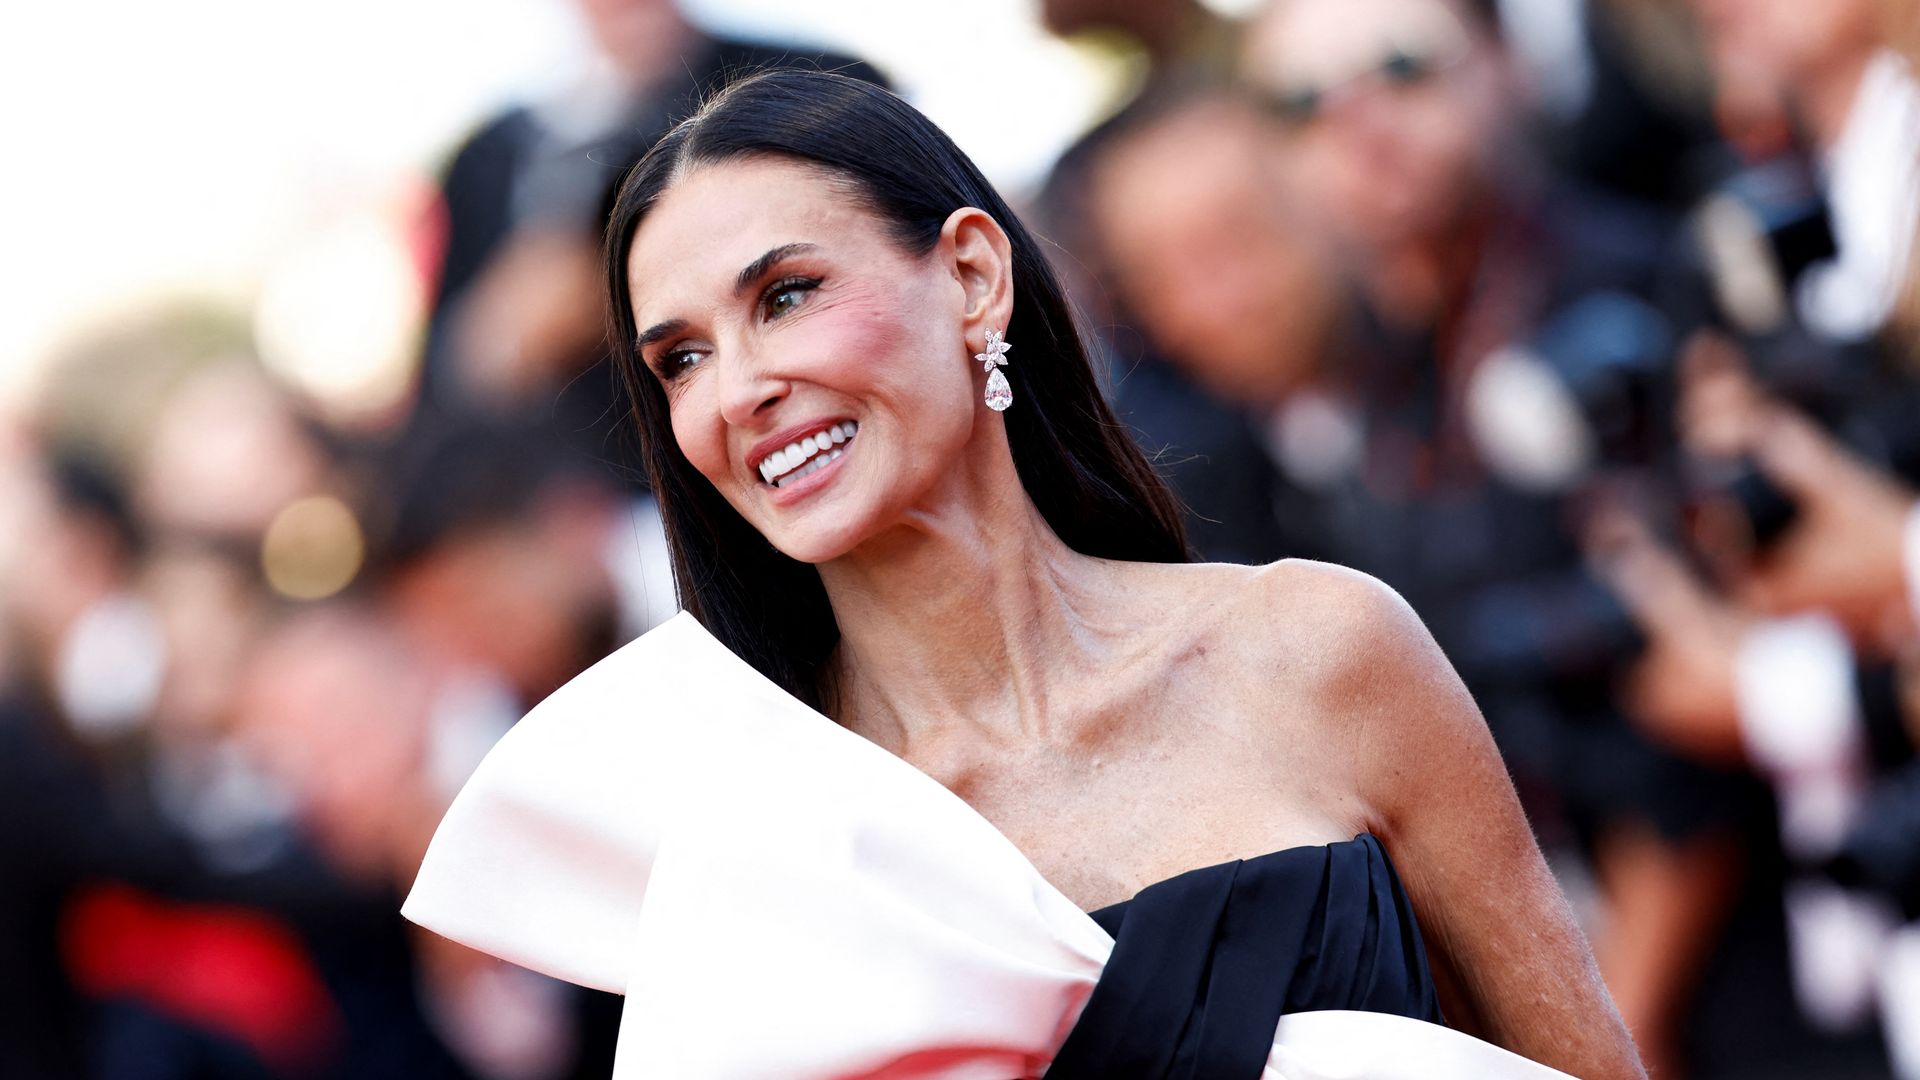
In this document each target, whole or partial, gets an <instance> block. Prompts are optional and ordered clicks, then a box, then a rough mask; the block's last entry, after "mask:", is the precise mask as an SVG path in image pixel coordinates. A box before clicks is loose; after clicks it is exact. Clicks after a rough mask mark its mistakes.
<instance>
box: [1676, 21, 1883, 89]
mask: <svg viewBox="0 0 1920 1080" xmlns="http://www.w3.org/2000/svg"><path fill="white" fill-rule="evenodd" d="M1694 9H1695V10H1696V11H1697V12H1698V13H1699V16H1700V23H1701V28H1702V30H1704V31H1705V33H1706V39H1707V50H1708V53H1709V56H1710V59H1711V61H1712V63H1713V67H1714V71H1715V75H1716V77H1718V78H1720V79H1722V80H1726V79H1738V80H1757V81H1758V82H1760V83H1762V84H1764V85H1767V86H1769V87H1771V88H1773V89H1774V90H1775V91H1777V92H1786V93H1789V94H1790V93H1792V92H1793V91H1794V90H1795V89H1797V88H1799V87H1802V86H1804V85H1805V84H1807V83H1808V82H1809V81H1811V80H1814V79H1817V78H1819V77H1820V76H1822V75H1824V74H1826V73H1828V72H1830V71H1831V70H1832V69H1833V68H1834V67H1835V66H1836V65H1850V64H1854V63H1857V62H1858V61H1859V60H1860V58H1861V57H1863V56H1864V55H1866V54H1867V53H1868V52H1869V51H1870V50H1872V49H1873V48H1874V47H1875V45H1876V43H1877V41H1878V38H1879V35H1880V31H1881V27H1882V22H1881V19H1882V14H1883V9H1884V5H1883V4H1882V3H1881V2H1880V0H1694Z"/></svg>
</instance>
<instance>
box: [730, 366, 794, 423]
mask: <svg viewBox="0 0 1920 1080" xmlns="http://www.w3.org/2000/svg"><path fill="white" fill-rule="evenodd" d="M764 360H765V358H764V357H760V356H757V355H755V354H752V353H747V352H739V353H735V354H734V355H733V356H732V357H731V358H730V362H729V361H727V360H723V361H722V362H721V364H720V384H721V385H720V415H721V417H722V418H724V419H725V420H726V421H727V423H729V424H733V425H736V426H749V425H752V424H753V423H754V422H755V421H756V420H758V419H760V418H761V417H762V416H764V415H765V414H766V412H767V411H769V410H770V409H772V408H773V407H774V406H775V405H776V404H778V403H779V402H780V399H781V398H784V397H786V396H787V393H788V391H789V390H790V389H791V388H790V387H789V385H788V383H787V380H786V379H785V378H782V377H780V376H779V375H777V374H774V373H772V372H770V371H769V370H768V368H767V365H766V364H765V363H764Z"/></svg>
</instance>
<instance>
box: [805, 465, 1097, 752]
mask: <svg viewBox="0 0 1920 1080" xmlns="http://www.w3.org/2000/svg"><path fill="white" fill-rule="evenodd" d="M983 471H984V472H986V473H988V474H990V475H986V476H978V475H976V476H972V477H962V478H960V479H959V480H958V481H957V482H956V483H955V484H954V485H951V488H952V489H954V490H948V491H946V492H944V493H943V494H942V495H941V497H940V498H938V499H937V500H936V501H935V502H934V503H933V505H931V506H929V507H925V508H922V509H920V510H918V511H916V512H914V513H913V514H910V515H909V516H908V517H907V518H906V519H905V521H904V522H903V524H901V525H900V526H898V527H896V528H895V529H892V530H890V531H889V532H888V533H887V534H885V535H883V536H879V537H875V538H874V539H872V540H870V541H869V542H867V543H865V544H863V545H862V546H861V547H860V548H859V549H858V550H856V551H854V552H852V553H850V554H848V555H846V556H843V557H842V558H839V559H835V560H833V561H832V562H829V563H824V564H822V565H821V566H820V576H821V580H822V582H823V583H824V584H825V586H826V590H827V595H828V598H829V599H830V600H831V602H832V604H833V611H834V617H835V619H836V620H837V621H838V623H839V626H840V644H839V647H838V649H837V650H836V652H835V654H834V656H833V658H832V659H831V660H830V661H829V671H830V673H831V686H832V691H833V693H832V696H833V698H834V699H835V700H834V703H833V704H834V707H835V712H836V713H837V714H838V718H839V719H840V720H841V722H843V723H847V724H848V725H849V726H851V727H853V728H854V729H855V730H857V731H859V732H860V733H861V734H863V735H865V736H867V737H868V738H870V739H873V740H874V741H876V742H878V743H880V744H881V745H882V746H886V747H887V748H889V749H891V750H893V751H895V752H896V753H899V754H902V755H903V756H913V757H918V756H937V755H938V753H939V751H938V750H937V749H935V747H936V745H944V744H947V743H949V742H950V741H952V740H954V739H959V740H961V741H963V742H966V743H977V742H978V741H979V740H980V739H982V738H985V739H987V740H988V741H992V742H1018V741H1024V740H1031V739H1045V738H1049V737H1059V736H1060V734H1061V733H1060V732H1059V731H1057V730H1056V729H1055V728H1054V727H1050V725H1049V720H1050V719H1052V720H1056V721H1057V720H1058V719H1059V718H1060V716H1061V715H1062V713H1063V711H1064V710H1063V709H1062V708H1061V706H1062V705H1064V704H1065V703H1064V702H1062V701H1060V700H1059V693H1060V690H1061V687H1062V686H1063V685H1064V684H1065V682H1066V680H1067V679H1068V678H1071V676H1072V675H1073V674H1074V673H1076V672H1083V671H1086V670H1088V668H1089V667H1090V666H1091V665H1092V664H1093V663H1095V662H1096V661H1097V659H1098V656H1099V653H1100V651H1101V640H1102V638H1103V635H1102V634H1101V633H1100V632H1099V630H1098V626H1099V624H1100V622H1101V613H1102V612H1103V611H1107V610H1110V609H1109V608H1107V607H1106V605H1105V604H1103V602H1102V601H1103V600H1105V599H1108V598H1110V597H1111V596H1112V595H1113V593H1114V590H1113V589H1112V588H1111V581H1112V578H1113V571H1112V566H1111V564H1108V563H1105V562H1103V561H1101V560H1098V559H1094V558H1091V557H1089V556H1085V555H1082V554H1080V553H1078V552H1075V551H1073V550H1072V549H1071V548H1068V547H1067V546H1066V544H1064V543H1063V542H1062V541H1061V540H1060V538H1059V537H1058V536H1056V535H1055V534H1054V532H1053V530H1052V529H1051V528H1050V527H1049V526H1048V525H1047V523H1046V520H1045V519H1044V518H1043V517H1042V516H1041V515H1040V512H1039V511H1038V509H1036V508H1035V507H1034V505H1033V502H1032V500H1031V499H1029V498H1028V497H1027V495H1026V492H1025V490H1024V489H1023V488H1022V487H1021V486H1020V481H1019V478H1018V476H1017V474H1016V473H1015V472H1014V469H1013V465H1012V461H1011V459H1010V458H1009V459H1006V461H1005V467H1004V470H1002V469H996V468H988V469H986V470H983Z"/></svg>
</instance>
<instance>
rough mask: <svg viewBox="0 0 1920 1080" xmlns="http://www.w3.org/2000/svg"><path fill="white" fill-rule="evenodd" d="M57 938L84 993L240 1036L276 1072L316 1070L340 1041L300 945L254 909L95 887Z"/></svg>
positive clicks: (329, 1004)
mask: <svg viewBox="0 0 1920 1080" xmlns="http://www.w3.org/2000/svg"><path fill="white" fill-rule="evenodd" d="M60 936H61V941H60V944H61V953H62V957H63V959H64V960H65V962H66V965H67V970H68V972H69V973H70V975H71V976H72V978H73V980H74V983H75V985H77V986H79V987H80V988H81V989H82V990H84V991H86V992H87V993H89V994H92V995H94V996H95V997H100V998H123V999H125V998H131V999H133V1000H136V1001H139V1002H142V1003H144V1004H146V1005H148V1006H150V1007H151V1008H153V1009H155V1010H156V1011H158V1012H161V1013H163V1014H165V1015H167V1016H171V1017H173V1018H175V1019H178V1020H183V1021H186V1022H187V1023H190V1024H194V1025H196V1026H200V1027H204V1028H206V1029H208V1030H211V1031H214V1032H218V1033H220V1034H222V1035H225V1036H228V1037H230V1038H233V1039H236V1040H238V1041H239V1042H241V1043H244V1044H245V1045H246V1046H248V1047H249V1048H251V1049H252V1050H253V1051H254V1052H255V1053H256V1054H258V1055H259V1057H260V1059H261V1060H262V1061H263V1062H265V1063H266V1064H267V1065H269V1066H271V1067H272V1068H274V1069H275V1070H276V1071H278V1072H284V1073H293V1074H302V1073H310V1072H314V1071H317V1070H318V1069H319V1068H321V1067H323V1066H324V1065H325V1063H326V1061H327V1059H328V1057H329V1056H330V1053H331V1050H332V1048H333V1047H334V1045H335V1043H336V1041H337V1037H338V1034H339V1031H340V1017H339V1014H338V1012H337V1010H336V1009H335V1007H334V1003H333V1000H332V998H331V997H330V996H329V995H328V993H327V989H326V987H325V986H324V985H323V984H322V983H321V981H320V977H319V975H318V973H317V972H316V971H315V970H314V966H313V961H312V959H311V957H310V956H309V954H308V952H307V949H306V946H305V945H304V944H302V942H301V941H300V939H299V938H298V937H296V936H295V935H294V934H293V932H292V931H291V930H289V929H288V928H287V927H286V926H285V925H284V924H282V923H281V922H279V921H278V920H276V919H273V918H271V917H269V916H266V915H262V914H260V913H259V912H256V911H250V910H248V909H245V908H238V907H228V906H222V905H213V904H183V903H175V902H172V901H167V900H161V899H159V898H157V897H153V896H149V895H147V894H145V893H143V892H141V891H139V890H137V889H134V888H132V887H131V886H128V885H123V884H118V883H109V884H97V885H91V886H88V887H86V888H84V889H81V890H80V891H79V892H78V893H76V894H75V896H74V898H73V899H72V900H71V901H70V902H69V903H68V906H67V910H66V912H65V915H64V917H63V918H62V920H61V928H60Z"/></svg>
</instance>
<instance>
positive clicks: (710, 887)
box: [402, 613, 1564, 1080]
mask: <svg viewBox="0 0 1920 1080" xmlns="http://www.w3.org/2000/svg"><path fill="white" fill-rule="evenodd" d="M402 910H403V914H405V915H406V917H408V918H409V919H412V920H413V921H415V922H417V923H419V924H421V925H422V926H425V927H427V928H428V929H431V930H434V931H436V932H438V933H440V934H443V935H445V936H447V937H449V938H452V939H454V940H456V941H459V942H462V943H464V944H466V945H469V946H472V947H473V948H476V949H480V950H482V951H485V952H488V953H491V954H493V955H495V956H498V957H501V958H503V959H506V960H509V961H512V962H514V963H517V964H520V965H523V966H525V967H529V968H532V969H534V970H536V971H541V972H545V973H547V974H549V975H552V976H555V977H557V978H560V979H565V980H567V981H569V982H575V983H579V984H581V985H583V986H590V987H594V988H596V989H600V990H607V991H611V992H614V993H624V994H625V995H626V997H627V1001H626V1005H625V1008H624V1011H623V1014H622V1019H621V1028H620V1045H619V1049H618V1052H617V1058H616V1063H615V1068H614V1077H615V1080H638V1078H642V1077H645V1078H656V1077H657V1078H672V1080H749V1078H761V1077H764V1078H768V1080H775V1078H777V1080H849V1078H854V1077H861V1078H874V1080H880V1078H887V1080H894V1078H923V1077H924V1078H936V1077H937V1078H939V1080H1006V1078H1008V1077H1010V1076H1018V1077H1037V1076H1039V1075H1041V1074H1042V1073H1043V1072H1044V1071H1045V1069H1046V1066H1047V1064H1048V1062H1050V1061H1051V1060H1052V1057H1053V1053H1054V1051H1055V1050H1056V1049H1057V1048H1058V1047H1059V1046H1060V1044H1061V1042H1062V1041H1063V1040H1064V1039H1065V1037H1066V1034H1067V1032H1068V1031H1069V1030H1070V1029H1071V1028H1072V1026H1073V1022H1074V1021H1075V1019H1077V1018H1078V1016H1079V1014H1080V1011H1081V1009H1082V1008H1083V1007H1084V1005H1085V1004H1086V1000H1087V996H1088V994H1089V993H1091V991H1092V988H1093V984H1094V982H1095V981H1096V980H1097V979H1098V977H1099V974H1100V969H1101V967H1102V966H1103V965H1104V964H1105V962H1106V959H1107V957H1108V955H1109V954H1110V952H1111V951H1112V948H1113V941H1112V939H1111V938H1110V937H1109V936H1108V935H1107V934H1106V932H1105V931H1104V930H1102V929H1101V928H1100V926H1099V925H1098V924H1097V923H1095V922H1094V921H1093V920H1092V919H1090V918H1089V917H1087V915H1086V914H1084V913H1083V912H1081V911H1080V910H1079V909H1078V908H1077V907H1075V906H1074V904H1073V903H1072V901H1070V900H1068V899H1067V898H1066V897H1065V896H1063V895H1062V894H1061V893H1060V892H1059V891H1058V890H1057V889H1055V888H1054V887H1053V886H1052V885H1050V884H1048V883H1047V881H1046V880H1045V879H1044V878H1042V877H1041V876H1040V874H1039V872H1038V871H1037V870H1035V869H1034V868H1033V865H1032V864H1031V863H1029V862H1028V861H1027V859H1026V857H1025V856H1024V855H1022V854H1021V852H1020V851H1019V849H1018V848H1016V847H1015V846H1014V845H1013V844H1012V842H1010V841H1009V840H1007V838H1006V837H1005V836H1004V835H1002V834H1001V833H1000V832H999V831H998V830H997V829H995V828H994V827H993V826H992V825H991V824H990V823H988V822H987V820H986V819H985V818H983V817H981V816H980V815H979V814H978V813H977V812H975V811H974V810H973V809H972V808H971V807H969V806H968V805H967V804H966V803H965V802H963V801H961V800H960V799H959V798H958V797H957V796H955V795H954V794H953V793H952V792H950V791H948V790H947V789H946V788H944V787H942V786H941V785H940V784H939V783H938V782H936V781H934V780H933V779H932V778H931V777H928V776H927V775H925V774H924V773H921V772H920V771H919V770H918V769H915V768H914V767H912V766H911V765H908V764H907V763H905V762H903V761H901V760H900V759H899V758H896V757H894V756H893V755H892V754H889V753H888V752H887V751H885V750H883V749H881V748H880V747H878V746H876V745H874V744H872V743H870V742H868V741H866V740H865V739H863V738H861V737H860V736H858V735H855V734H853V733H852V732H849V731H847V730H846V729H844V728H842V727H840V726H839V725H837V724H835V723H833V722H832V721H831V720H829V719H827V718H826V717H824V716H822V715H820V714H819V713H817V712H815V711H813V710H812V709H810V708H808V707H806V706H805V705H803V704H802V703H801V702H799V701H797V700H795V699H794V698H793V697H791V696H790V695H788V694H786V693H785V692H784V691H782V690H780V689H779V688H778V687H776V686H775V685H774V684H773V683H772V682H770V681H768V680H767V679H766V678H765V677H764V676H762V675H760V673H759V672H757V671H755V670H753V668H752V667H751V666H749V665H748V664H746V663H745V662H744V661H742V660H740V659H739V658H738V657H736V656H734V655H733V654H732V653H731V652H729V651H728V650H727V649H726V648H725V647H724V646H722V645H721V644H720V643H719V642H718V641H716V640H715V639H714V638H713V637H712V636H711V635H709V634H708V633H707V631H706V630H705V628H704V627H702V626H701V625H700V624H699V622H697V621H696V620H695V619H694V618H693V617H692V616H691V615H687V614H685V613H682V614H680V615H677V616H675V617H674V618H672V619H670V620H668V621H667V622H666V623H664V624H662V625H661V626H659V627H657V628H656V629H654V630H653V631H651V632H649V633H647V634H646V635H644V636H642V637H641V638H639V639H638V640H635V641H633V642H632V643H630V644H628V645H627V646H625V647H624V648H622V649H620V650H619V651H617V652H615V653H613V654H612V655H611V656H608V657H607V658H605V659H604V660H602V661H600V662H599V663H598V664H595V665H594V666H593V667H592V668H590V669H588V670H587V671H585V672H583V673H581V674H580V675H579V676H577V677H576V678H574V679H573V680H572V681H571V682H569V683H567V684H566V685H565V686H563V687H561V688H560V689H559V690H558V691H556V692H555V693H554V694H553V695H552V696H551V697H549V698H548V699H547V700H546V701H544V702H542V703H541V704H540V705H539V706H538V707H536V708H535V709H534V710H533V711H532V712H530V713H528V714H527V716H526V718H525V719H523V720H521V721H520V723H519V724H518V725H517V726H516V727H515V728H514V729H513V730H512V731H510V732H509V733H508V734H507V735H506V736H505V737H504V738H503V739H501V741H500V743H499V744H498V745H497V746H496V747H495V748H494V749H493V751H492V752H491V753H490V754H489V755H488V756H487V759H486V760H485V761H484V762H483V763H482V764H481V766H480V768H479V769H478V770H477V771H476V772H475V773H474V775H473V777H472V779H470V780H469V781H468V782H467V785H466V787H465V788H464V789H463V790H462V791H461V792H460V794H459V796H458V797H457V798H456V799H455V800H454V803H453V806H452V808H451V809H449V810H448V811H447V816H446V818H445V820H443V821H442V822H441V824H440V828H439V831H438V832H437V833H436V834H435V835H434V839H433V844H432V846H431V847H430V849H429V850H428V852H427V857H426V860H425V862H424V863H423V864H422V866H421V869H420V875H419V878H418V879H417V880H416V882H415V884H414V887H413V891H412V893H411V895H409V896H408V898H407V902H406V906H405V907H404V908H403V909H402ZM1263 1075H1264V1080H1345V1078H1360V1077H1368V1078H1378V1080H1393V1078H1400V1077H1405V1078H1408V1080H1411V1078H1413V1077H1421V1078H1425V1080H1434V1078H1447V1077H1458V1078H1461V1080H1466V1078H1468V1077H1472V1078H1476V1080H1477V1078H1492V1080H1501V1078H1511V1080H1544V1078H1548V1077H1561V1076H1564V1074H1562V1073H1559V1072H1556V1071H1554V1070H1552V1069H1548V1068H1546V1067H1544V1066H1541V1065H1536V1064H1534V1063H1532V1062H1529V1061H1526V1060H1524V1059H1522V1058H1520V1057H1517V1056H1515V1055H1513V1054H1510V1053H1508V1052H1506V1051H1504V1050H1501V1049H1499V1048H1497V1047H1493V1046H1490V1045H1488V1044H1486V1043H1482V1042H1479V1041H1477V1040H1474V1039H1472V1038H1469V1037H1467V1036H1465V1035H1462V1034H1460V1033H1458V1032H1454V1031H1450V1030H1448V1029H1446V1028H1443V1027H1439V1026H1437V1025H1432V1024H1425V1023H1421V1022H1419V1021H1416V1020H1410V1019H1406V1018H1403V1017H1395V1016H1385V1015H1381V1014H1375V1013H1358V1012H1311V1013H1296V1014H1292V1015H1289V1016H1286V1017H1282V1018H1281V1022H1280V1026H1279V1029H1278V1031H1277V1032H1276V1039H1275V1043H1274V1048H1273V1053H1272V1056H1271V1057H1270V1058H1269V1060H1268V1063H1267V1068H1266V1071H1265V1073H1264V1074H1263Z"/></svg>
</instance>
